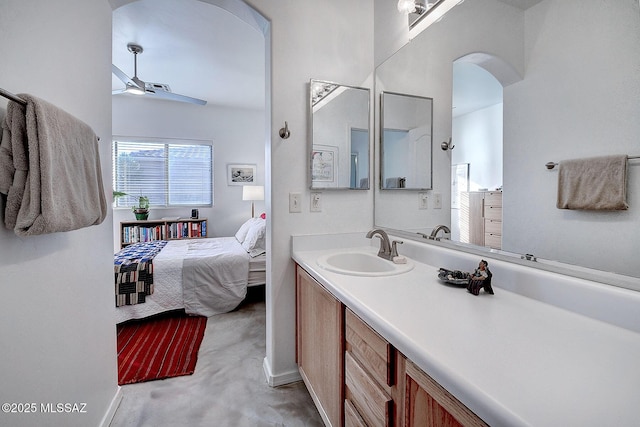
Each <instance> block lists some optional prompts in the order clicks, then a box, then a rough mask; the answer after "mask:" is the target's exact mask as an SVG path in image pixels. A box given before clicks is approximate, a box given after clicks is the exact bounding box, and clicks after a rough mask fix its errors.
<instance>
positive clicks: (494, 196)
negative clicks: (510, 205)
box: [484, 191, 502, 206]
mask: <svg viewBox="0 0 640 427" xmlns="http://www.w3.org/2000/svg"><path fill="white" fill-rule="evenodd" d="M484 205H485V206H502V193H501V192H499V191H489V192H488V193H484Z"/></svg>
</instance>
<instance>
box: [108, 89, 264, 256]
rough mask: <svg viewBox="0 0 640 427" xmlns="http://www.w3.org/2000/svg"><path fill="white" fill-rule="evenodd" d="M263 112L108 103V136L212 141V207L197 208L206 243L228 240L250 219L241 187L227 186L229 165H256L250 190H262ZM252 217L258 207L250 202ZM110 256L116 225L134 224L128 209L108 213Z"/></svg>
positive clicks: (117, 99)
mask: <svg viewBox="0 0 640 427" xmlns="http://www.w3.org/2000/svg"><path fill="white" fill-rule="evenodd" d="M264 129H265V112H264V111H263V110H247V109H240V108H231V107H226V106H218V105H215V104H210V105H207V106H200V105H193V104H185V103H180V102H171V101H163V100H157V99H142V98H135V97H130V96H114V97H113V134H114V135H120V136H133V137H161V138H176V139H195V140H209V141H213V156H214V194H213V197H214V206H213V207H212V208H198V210H199V216H200V217H201V218H208V222H207V226H208V228H207V230H208V236H209V237H220V236H233V235H234V234H235V232H236V231H237V230H238V228H239V227H240V225H242V223H243V222H244V221H246V220H247V219H249V217H250V216H251V202H245V201H243V200H242V186H236V185H228V184H227V165H228V164H229V163H240V164H255V165H257V175H256V183H255V184H256V185H264V184H265V160H264V158H265V152H264V133H265V130H264ZM255 207H256V215H259V214H260V213H262V212H264V207H265V204H264V202H255ZM190 215H191V208H172V209H160V208H152V209H151V211H150V214H149V218H150V219H156V218H162V217H168V216H181V217H188V216H190ZM113 217H114V243H115V247H114V250H118V249H119V244H118V241H119V223H120V221H131V220H134V219H135V218H134V216H133V213H132V212H131V209H128V208H121V209H115V210H114V214H113Z"/></svg>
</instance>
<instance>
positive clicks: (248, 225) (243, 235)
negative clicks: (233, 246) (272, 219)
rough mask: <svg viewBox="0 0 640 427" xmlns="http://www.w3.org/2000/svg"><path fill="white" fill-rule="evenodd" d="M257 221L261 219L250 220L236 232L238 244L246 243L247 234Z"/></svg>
mask: <svg viewBox="0 0 640 427" xmlns="http://www.w3.org/2000/svg"><path fill="white" fill-rule="evenodd" d="M256 219H259V218H251V219H248V220H247V221H246V222H245V223H244V224H242V225H241V226H240V228H239V229H238V231H237V232H236V240H238V242H240V243H242V242H244V239H246V238H247V233H248V232H249V229H250V228H251V226H252V225H253V224H254V223H255V221H256Z"/></svg>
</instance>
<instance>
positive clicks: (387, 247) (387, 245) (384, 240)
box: [367, 228, 402, 261]
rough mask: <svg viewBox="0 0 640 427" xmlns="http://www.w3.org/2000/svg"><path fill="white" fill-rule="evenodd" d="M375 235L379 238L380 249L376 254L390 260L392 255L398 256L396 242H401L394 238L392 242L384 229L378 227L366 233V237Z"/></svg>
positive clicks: (369, 237)
mask: <svg viewBox="0 0 640 427" xmlns="http://www.w3.org/2000/svg"><path fill="white" fill-rule="evenodd" d="M375 235H377V236H378V237H379V238H380V250H379V251H378V256H379V257H380V258H384V259H387V260H389V261H392V260H393V258H394V257H397V256H398V247H397V246H396V245H397V244H398V243H400V244H402V242H401V241H398V240H394V241H393V244H392V243H391V241H390V240H389V235H388V234H387V233H386V231H384V230H382V229H380V228H374V229H373V230H371V231H369V232H368V233H367V239H371V238H372V237H373V236H375Z"/></svg>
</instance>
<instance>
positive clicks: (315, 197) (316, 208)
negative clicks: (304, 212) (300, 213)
mask: <svg viewBox="0 0 640 427" xmlns="http://www.w3.org/2000/svg"><path fill="white" fill-rule="evenodd" d="M310 211H311V212H322V196H321V193H311V208H310Z"/></svg>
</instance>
